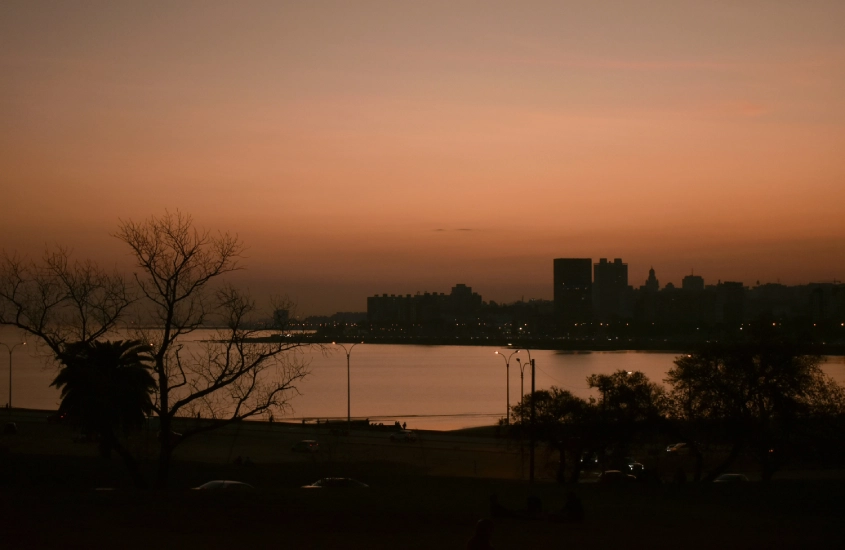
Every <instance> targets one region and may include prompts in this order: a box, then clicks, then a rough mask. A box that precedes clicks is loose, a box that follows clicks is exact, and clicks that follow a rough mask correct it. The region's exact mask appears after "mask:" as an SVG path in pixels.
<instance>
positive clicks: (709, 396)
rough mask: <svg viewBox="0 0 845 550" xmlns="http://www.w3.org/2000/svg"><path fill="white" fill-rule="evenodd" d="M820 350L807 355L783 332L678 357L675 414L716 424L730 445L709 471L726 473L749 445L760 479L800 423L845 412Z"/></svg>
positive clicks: (672, 374)
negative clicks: (781, 336)
mask: <svg viewBox="0 0 845 550" xmlns="http://www.w3.org/2000/svg"><path fill="white" fill-rule="evenodd" d="M820 363H821V358H820V357H818V356H814V355H804V354H802V353H801V350H800V347H799V346H797V345H796V344H794V343H790V342H787V341H782V340H773V339H767V340H760V341H749V342H741V343H729V344H712V345H710V346H708V347H706V348H705V349H703V350H702V351H700V352H698V353H694V354H689V355H684V356H681V357H678V358H677V359H676V360H675V367H674V368H673V369H672V370H670V371H669V373H668V375H667V379H666V382H668V383H669V384H671V385H672V387H673V389H672V395H673V398H674V399H673V402H674V407H673V409H674V415H675V416H676V417H677V418H679V419H681V420H683V421H685V422H686V423H687V425H688V426H695V425H700V426H703V427H704V429H705V430H706V431H708V432H711V433H712V432H713V431H714V430H717V431H719V432H721V433H722V434H723V437H726V438H727V439H728V440H729V441H730V443H731V451H730V453H729V454H728V455H727V457H726V458H725V460H724V461H723V462H722V464H720V465H718V466H717V467H716V468H715V469H714V470H713V471H712V472H710V474H709V475H708V478H707V479H713V478H715V477H716V476H718V475H719V474H721V473H723V472H724V471H725V470H726V469H727V468H728V467H729V466H730V465H731V464H732V463H733V462H734V460H736V458H738V457H739V455H740V454H741V453H742V452H743V451H744V450H746V449H747V450H750V451H751V452H752V455H753V456H754V458H755V459H756V461H757V462H758V464H759V465H760V467H761V470H762V476H763V479H764V480H768V479H771V477H772V475H773V474H774V473H775V471H776V470H777V469H778V467H779V465H780V462H781V460H782V459H781V457H782V456H783V454H784V451H785V450H786V448H787V446H788V444H789V441H790V440H791V439H794V438H795V437H797V436H799V435H802V433H803V432H804V431H805V430H803V429H797V428H798V427H800V426H806V424H807V422H808V421H809V422H817V421H818V420H824V419H826V418H832V417H835V416H836V415H841V414H843V412H845V394H843V388H842V387H841V386H839V385H838V384H837V383H836V382H835V381H834V380H832V379H831V378H830V377H828V376H827V375H826V374H825V373H824V372H823V371H822V370H821V367H820Z"/></svg>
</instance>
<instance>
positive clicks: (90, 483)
mask: <svg viewBox="0 0 845 550" xmlns="http://www.w3.org/2000/svg"><path fill="white" fill-rule="evenodd" d="M262 437H263V436H262ZM239 438H242V443H243V444H244V445H248V448H250V449H253V448H254V449H258V448H259V447H260V445H259V444H258V443H256V442H255V441H249V438H250V436H249V434H243V433H242V434H240V435H239ZM68 441H70V438H69V437H68V435H67V434H66V433H64V432H63V431H62V430H61V429H59V428H57V427H55V426H48V425H47V424H46V422H43V423H37V424H33V425H32V426H28V425H26V424H24V425H23V426H22V430H21V433H19V434H18V435H14V436H3V438H2V439H0V527H2V532H0V548H146V549H148V548H227V549H230V548H243V547H254V548H269V547H281V548H373V549H379V548H391V549H393V548H409V549H412V548H458V549H460V548H463V547H464V545H465V544H466V541H467V539H468V538H469V537H470V536H471V534H472V531H473V526H474V524H475V522H476V521H477V520H478V519H480V518H483V517H488V515H489V500H488V499H489V496H490V495H491V494H494V493H495V494H497V495H498V497H499V502H500V503H501V504H503V505H504V506H506V507H508V508H512V509H515V510H516V509H524V508H525V505H526V499H527V497H528V496H529V495H535V496H538V497H539V498H540V499H541V501H542V504H543V510H544V511H545V512H557V511H558V510H560V509H561V507H562V505H563V502H564V500H565V493H566V491H568V490H573V491H575V492H576V493H577V494H578V495H579V496H580V497H581V499H582V501H583V504H584V508H585V510H586V519H585V521H584V522H583V523H581V524H562V523H554V522H551V521H546V520H526V519H515V518H507V519H498V520H496V527H495V531H494V534H493V546H494V547H495V548H497V549H504V548H554V547H569V548H611V547H617V548H619V547H625V548H670V547H671V548H708V549H712V548H803V547H815V548H840V547H845V533H844V532H843V529H842V527H841V526H840V522H841V518H842V516H843V511H845V504H843V498H842V495H843V491H845V480H842V479H832V478H824V477H822V478H819V479H803V480H780V481H777V480H776V481H774V482H772V483H768V484H763V483H754V482H751V483H745V484H736V485H718V484H693V483H688V484H686V485H683V486H680V487H677V486H673V485H670V484H663V485H657V486H648V485H641V484H636V483H635V484H631V485H623V486H606V485H600V484H597V483H592V484H587V483H583V484H578V485H577V486H575V487H574V488H564V487H562V486H560V485H556V484H554V483H549V482H539V483H536V484H534V485H533V486H531V485H529V484H528V483H527V482H525V481H520V480H513V479H492V478H486V477H461V476H457V475H451V476H442V475H430V473H429V472H427V471H426V470H425V469H424V468H422V467H420V465H419V464H416V463H402V462H397V461H384V460H372V459H367V460H346V459H344V460H328V459H321V460H312V459H310V457H296V459H289V458H287V457H288V455H287V454H286V455H285V459H284V460H282V461H276V462H273V461H256V463H255V464H252V465H249V466H236V465H234V464H232V463H231V462H223V461H219V460H218V461H200V460H196V459H195V458H196V457H195V454H194V453H186V456H185V457H181V458H180V457H178V456H177V460H176V462H175V463H174V465H173V471H172V477H171V487H172V488H171V489H168V490H157V491H153V490H149V491H137V490H134V489H131V488H130V487H129V483H128V478H127V476H126V474H125V472H124V469H123V465H122V463H121V462H120V461H119V460H118V459H116V458H113V459H111V460H106V459H101V458H98V457H97V456H95V455H96V453H95V448H94V447H93V446H85V445H80V444H73V443H68ZM205 445H211V443H210V442H208V441H207V442H206V443H205ZM387 449H388V450H389V447H387ZM444 452H445V451H444ZM455 452H456V453H459V454H460V453H464V451H460V450H456V451H455ZM460 456H464V455H463V454H460ZM147 466H148V467H149V468H150V470H152V467H153V466H154V464H152V463H149V464H147ZM324 476H349V477H354V478H356V479H359V480H361V481H364V482H365V483H368V484H370V488H369V489H362V490H346V491H344V490H336V491H313V490H306V489H301V488H300V486H301V485H304V484H306V483H309V482H311V481H314V480H315V479H318V478H320V477H324ZM211 479H236V480H240V481H245V482H248V483H251V484H253V485H254V486H255V487H256V490H255V491H250V492H244V493H233V494H225V493H217V494H215V493H210V492H201V491H192V490H190V489H189V488H190V487H193V486H196V485H199V484H201V483H203V482H205V481H208V480H211ZM98 487H100V488H102V487H111V488H116V490H109V491H97V490H95V488H98Z"/></svg>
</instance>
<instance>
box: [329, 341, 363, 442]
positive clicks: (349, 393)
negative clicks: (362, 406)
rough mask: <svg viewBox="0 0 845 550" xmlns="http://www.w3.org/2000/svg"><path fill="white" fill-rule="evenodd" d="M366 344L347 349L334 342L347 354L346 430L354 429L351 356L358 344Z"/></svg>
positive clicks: (356, 343)
mask: <svg viewBox="0 0 845 550" xmlns="http://www.w3.org/2000/svg"><path fill="white" fill-rule="evenodd" d="M363 343H364V342H355V343H354V344H352V345H351V346H349V349H347V348H346V346H344V345H343V344H338V343H337V342H332V344H334V345H335V346H340V347H342V348H343V351H345V352H346V428H347V429H349V428H351V427H352V389H351V388H352V384H351V380H350V377H349V356H350V355H351V354H352V348H354V347H355V346H357V345H358V344H363Z"/></svg>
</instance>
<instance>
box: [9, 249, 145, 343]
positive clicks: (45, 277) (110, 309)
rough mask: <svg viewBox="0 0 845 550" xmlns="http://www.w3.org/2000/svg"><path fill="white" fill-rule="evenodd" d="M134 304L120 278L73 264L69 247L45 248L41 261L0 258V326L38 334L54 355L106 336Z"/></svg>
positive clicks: (84, 264) (89, 263) (93, 266)
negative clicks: (72, 346) (76, 343)
mask: <svg viewBox="0 0 845 550" xmlns="http://www.w3.org/2000/svg"><path fill="white" fill-rule="evenodd" d="M132 302H133V300H132V297H131V294H130V292H129V289H128V285H127V283H126V280H125V279H124V277H123V276H122V275H120V274H119V273H116V272H115V273H108V272H106V271H105V270H104V269H102V268H100V267H99V266H97V264H95V263H94V262H92V261H84V262H80V261H71V258H70V252H69V251H68V250H67V249H66V248H62V247H57V248H55V249H53V250H47V251H46V252H45V253H44V256H43V257H42V259H41V262H40V263H37V262H34V261H30V260H27V259H26V258H23V257H21V256H18V255H17V254H8V253H6V252H5V251H4V252H3V253H2V256H0V325H8V326H14V327H17V328H18V329H20V330H22V331H24V332H26V333H28V334H31V335H33V336H35V337H36V338H37V339H38V340H39V342H41V343H43V344H45V345H46V346H47V347H48V348H49V349H50V351H51V352H52V353H53V354H54V355H58V354H60V353H61V352H62V351H63V348H64V346H65V345H66V344H69V343H71V342H81V343H84V344H90V343H91V342H93V341H95V340H97V339H98V338H101V337H102V336H104V335H105V334H106V333H107V332H108V331H109V330H111V329H113V328H114V327H115V325H116V324H117V323H118V321H119V320H120V319H121V318H122V317H123V316H124V314H125V313H126V311H127V308H128V307H129V306H130V305H131V304H132Z"/></svg>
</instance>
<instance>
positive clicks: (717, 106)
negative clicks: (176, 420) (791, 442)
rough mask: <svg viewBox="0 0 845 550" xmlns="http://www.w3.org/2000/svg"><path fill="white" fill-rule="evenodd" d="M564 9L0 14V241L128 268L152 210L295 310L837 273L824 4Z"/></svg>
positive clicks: (532, 5) (842, 116)
mask: <svg viewBox="0 0 845 550" xmlns="http://www.w3.org/2000/svg"><path fill="white" fill-rule="evenodd" d="M589 4H590V5H589V6H587V5H584V3H576V2H552V1H549V2H520V3H516V2H457V3H456V2H430V1H426V2H387V1H383V2H376V1H362V2H343V1H334V2H284V3H281V2H258V1H256V2H246V3H244V4H243V5H241V4H235V3H229V2H177V3H166V2H160V3H159V2H144V3H109V2H92V3H86V4H84V5H76V4H75V3H48V2H9V3H5V4H3V5H2V6H0V71H2V75H3V76H2V79H0V120H2V124H1V125H0V188H2V194H0V248H2V249H5V250H7V251H13V250H16V251H19V252H21V253H25V254H29V255H34V256H36V257H37V256H38V255H39V254H40V252H41V251H42V250H43V249H44V246H45V244H46V245H52V244H53V243H59V244H63V245H66V246H68V247H70V248H72V249H73V250H74V254H75V255H76V256H79V257H92V258H96V259H97V260H98V261H100V262H102V263H105V264H114V263H117V264H118V265H121V266H122V267H128V266H127V262H128V261H129V258H128V256H127V254H126V253H127V251H126V250H125V248H124V246H123V245H122V244H121V243H120V242H119V241H117V239H114V238H113V237H111V235H112V234H113V233H114V232H115V231H116V229H117V227H118V224H119V223H120V220H126V219H135V220H141V219H144V218H147V217H149V216H151V215H160V214H162V213H164V212H165V210H170V211H175V210H177V209H178V210H180V211H182V212H185V213H189V214H191V215H192V216H193V217H194V219H195V221H196V223H197V224H198V225H200V226H202V227H206V228H209V229H213V230H218V229H219V230H223V231H230V232H232V233H237V234H238V235H239V236H240V238H241V239H242V240H243V241H244V242H245V243H246V245H247V247H248V251H247V253H246V258H245V260H244V264H245V265H246V266H247V268H248V270H246V271H243V272H239V273H237V274H236V275H235V278H234V279H235V280H236V281H237V282H238V283H239V284H243V285H246V286H249V287H250V288H251V289H252V290H253V291H254V293H256V294H266V293H286V294H288V295H290V297H291V298H292V299H294V300H295V301H296V302H297V303H298V304H299V310H300V312H302V313H316V314H330V313H333V312H335V311H364V310H365V309H366V297H367V296H368V295H373V294H381V293H402V294H406V293H415V292H417V291H432V292H448V291H449V288H450V287H451V286H453V285H454V284H455V283H465V284H467V285H469V286H471V287H472V288H473V290H474V291H476V292H478V293H480V294H481V295H482V296H483V297H484V299H485V300H496V301H506V302H507V301H513V300H517V299H520V298H521V297H524V298H526V299H528V298H543V299H550V298H551V295H552V276H551V274H552V259H553V258H557V257H587V258H592V259H593V260H594V261H598V259H599V258H600V257H607V258H622V259H623V261H625V262H627V263H628V264H629V266H630V268H629V273H630V284H632V285H634V286H639V285H640V284H642V283H643V281H644V280H645V278H646V276H647V272H648V269H649V268H650V267H652V266H653V267H654V268H655V270H656V272H657V276H658V277H659V279H660V282H661V285H663V284H665V283H667V282H673V283H675V284H676V285H677V284H679V282H680V279H681V278H682V277H683V276H684V275H686V274H688V273H690V270H692V269H694V270H695V273H696V274H700V275H702V276H703V277H704V278H705V280H706V281H707V283H708V284H710V283H715V282H716V281H717V280H723V281H724V280H733V281H742V282H744V283H745V284H746V285H754V284H756V282H757V281H760V282H776V281H780V282H783V283H786V284H800V283H808V282H817V281H831V280H834V279H837V280H842V279H843V278H845V215H843V204H845V153H843V152H845V33H842V22H843V21H845V3H843V2H835V1H822V0H818V1H808V2H779V1H774V2H751V1H748V2H727V1H724V2H723V1H715V2H708V3H702V2H678V1H670V0H664V1H652V2H643V3H634V2H622V1H619V2H596V3H589ZM634 4H639V6H638V7H634Z"/></svg>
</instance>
